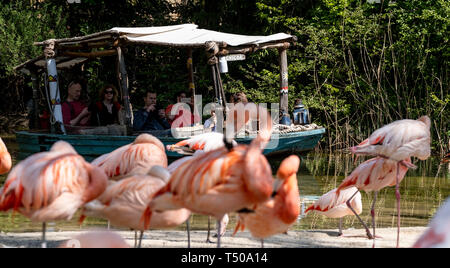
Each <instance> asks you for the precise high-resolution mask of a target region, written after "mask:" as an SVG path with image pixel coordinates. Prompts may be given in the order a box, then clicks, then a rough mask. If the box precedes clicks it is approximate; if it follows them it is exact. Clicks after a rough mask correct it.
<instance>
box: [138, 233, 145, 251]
mask: <svg viewBox="0 0 450 268" xmlns="http://www.w3.org/2000/svg"><path fill="white" fill-rule="evenodd" d="M143 237H144V231H141V234H140V235H139V245H138V248H141V247H142V238H143Z"/></svg>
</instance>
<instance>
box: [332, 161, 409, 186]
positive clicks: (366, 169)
mask: <svg viewBox="0 0 450 268" xmlns="http://www.w3.org/2000/svg"><path fill="white" fill-rule="evenodd" d="M404 161H405V162H407V163H411V160H410V159H409V158H408V159H405V160H404ZM399 167H400V170H399V182H400V181H402V180H403V178H404V177H405V174H406V172H407V171H408V168H407V167H405V166H403V165H399ZM396 172H397V162H395V161H392V160H389V159H387V158H383V157H375V158H372V159H369V160H367V161H365V162H363V163H361V164H360V165H359V166H358V167H357V168H356V169H355V170H354V171H353V172H352V173H351V174H350V175H349V176H347V177H346V178H345V179H344V181H342V183H341V184H340V185H339V187H338V189H337V191H336V193H337V194H339V193H340V191H341V190H343V189H346V188H348V187H352V186H354V187H356V188H358V189H359V190H364V191H366V192H369V191H378V190H380V189H382V188H384V187H387V186H395V184H396V175H397V173H396Z"/></svg>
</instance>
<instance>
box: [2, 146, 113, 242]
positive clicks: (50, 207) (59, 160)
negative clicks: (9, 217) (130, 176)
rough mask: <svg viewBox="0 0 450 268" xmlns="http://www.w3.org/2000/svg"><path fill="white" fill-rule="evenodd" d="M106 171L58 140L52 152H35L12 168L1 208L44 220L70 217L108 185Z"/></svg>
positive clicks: (44, 221)
mask: <svg viewBox="0 0 450 268" xmlns="http://www.w3.org/2000/svg"><path fill="white" fill-rule="evenodd" d="M107 180H108V179H107V177H106V174H105V173H104V172H103V170H101V169H99V168H97V167H95V166H93V165H91V164H89V163H87V162H86V161H85V160H84V158H83V157H82V156H80V155H79V154H77V152H76V151H75V150H74V149H73V147H72V146H70V144H68V143H66V142H64V141H59V142H57V143H55V144H54V145H53V146H52V148H51V150H50V151H49V152H42V153H37V154H34V155H32V156H30V157H28V158H27V159H25V160H24V161H22V162H20V163H19V164H18V165H17V166H15V167H14V168H13V170H12V171H11V173H10V174H9V176H8V178H7V180H6V182H5V185H4V187H3V188H1V189H0V211H8V210H11V209H12V210H13V211H17V212H19V213H21V214H23V215H24V216H26V217H27V218H29V219H31V220H32V221H34V222H43V232H42V246H43V247H46V242H45V229H46V228H45V227H46V224H45V223H46V222H48V221H58V220H70V219H71V218H72V217H73V215H74V214H75V212H76V211H77V210H78V208H80V207H82V206H83V205H84V204H85V203H87V202H90V201H91V200H94V199H95V198H97V197H98V196H99V195H100V194H102V193H103V191H104V190H105V189H106V186H107Z"/></svg>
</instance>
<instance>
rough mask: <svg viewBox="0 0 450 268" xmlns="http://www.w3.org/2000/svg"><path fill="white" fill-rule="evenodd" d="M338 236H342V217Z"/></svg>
mask: <svg viewBox="0 0 450 268" xmlns="http://www.w3.org/2000/svg"><path fill="white" fill-rule="evenodd" d="M338 236H342V218H339V233H338Z"/></svg>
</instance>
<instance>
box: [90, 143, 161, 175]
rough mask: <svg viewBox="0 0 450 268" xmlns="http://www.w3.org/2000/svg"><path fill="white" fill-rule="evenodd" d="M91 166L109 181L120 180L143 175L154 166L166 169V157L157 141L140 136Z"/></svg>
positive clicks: (103, 156) (93, 162)
mask: <svg viewBox="0 0 450 268" xmlns="http://www.w3.org/2000/svg"><path fill="white" fill-rule="evenodd" d="M92 164H93V165H94V166H97V167H100V168H102V169H103V170H104V171H105V172H106V175H108V177H109V178H110V179H112V180H120V179H122V178H123V177H124V176H126V175H128V174H145V173H146V172H147V171H148V170H149V168H151V167H152V166H154V165H159V166H162V167H164V168H167V155H166V151H165V149H164V145H163V144H162V142H161V141H160V140H159V139H157V138H155V137H153V136H152V135H150V134H141V135H139V136H138V137H137V138H136V140H135V141H134V142H133V143H131V144H128V145H125V146H122V147H120V148H118V149H116V150H114V151H113V152H111V153H108V154H105V155H102V156H100V157H98V158H97V159H95V160H94V161H92Z"/></svg>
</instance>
